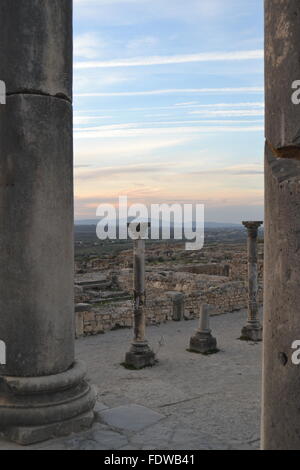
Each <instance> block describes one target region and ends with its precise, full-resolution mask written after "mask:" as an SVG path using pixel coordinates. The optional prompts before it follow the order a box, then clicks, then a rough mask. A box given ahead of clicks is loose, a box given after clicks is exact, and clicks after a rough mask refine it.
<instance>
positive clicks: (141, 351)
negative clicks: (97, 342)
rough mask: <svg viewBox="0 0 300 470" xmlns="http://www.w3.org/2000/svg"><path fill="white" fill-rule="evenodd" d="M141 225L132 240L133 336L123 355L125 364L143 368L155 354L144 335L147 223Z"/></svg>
mask: <svg viewBox="0 0 300 470" xmlns="http://www.w3.org/2000/svg"><path fill="white" fill-rule="evenodd" d="M141 225H142V227H141V232H140V233H141V235H140V236H138V237H137V239H134V241H133V297H134V312H133V331H134V338H133V342H132V345H131V348H130V350H129V351H128V352H127V353H126V355H125V365H126V366H127V367H132V368H134V369H143V368H144V367H148V366H153V365H154V364H155V355H154V353H153V351H151V349H150V347H149V345H148V342H147V340H146V336H145V330H146V316H145V307H146V290H145V240H144V239H143V238H142V236H144V235H143V233H144V231H145V230H146V227H148V224H141Z"/></svg>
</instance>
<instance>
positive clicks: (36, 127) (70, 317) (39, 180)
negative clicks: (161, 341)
mask: <svg viewBox="0 0 300 470" xmlns="http://www.w3.org/2000/svg"><path fill="white" fill-rule="evenodd" d="M0 21H1V20H0ZM0 49H1V47H0ZM0 149H1V157H0V181H1V184H0V218H1V220H3V224H2V230H1V237H0V255H1V260H2V261H1V266H0V311H1V321H0V338H1V339H2V340H3V341H5V343H6V345H7V365H6V367H5V368H4V369H3V371H2V372H3V373H4V374H5V375H16V376H18V375H19V376H29V377H31V376H36V375H51V374H56V373H60V372H63V371H65V370H66V369H67V368H69V367H70V366H71V364H72V363H73V362H74V333H73V331H74V325H73V324H74V313H73V312H74V307H73V295H74V294H73V285H74V283H73V271H72V270H73V238H72V233H73V178H72V174H73V169H72V106H71V104H70V103H68V102H67V101H65V100H61V99H57V98H51V97H46V96H38V95H13V96H9V97H8V100H7V104H6V105H5V106H1V107H0Z"/></svg>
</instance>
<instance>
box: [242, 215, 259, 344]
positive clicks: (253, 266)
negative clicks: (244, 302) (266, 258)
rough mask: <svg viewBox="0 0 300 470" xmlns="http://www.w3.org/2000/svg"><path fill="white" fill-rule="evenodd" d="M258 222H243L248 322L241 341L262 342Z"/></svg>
mask: <svg viewBox="0 0 300 470" xmlns="http://www.w3.org/2000/svg"><path fill="white" fill-rule="evenodd" d="M262 224H263V222H260V221H251V222H250V221H248V222H243V225H244V226H245V227H246V229H247V233H248V238H247V247H248V321H247V325H246V326H245V327H244V328H243V329H242V337H241V338H242V339H244V340H248V341H262V325H261V324H260V322H259V319H258V308H259V307H258V270H257V237H258V229H259V227H260V226H261V225H262Z"/></svg>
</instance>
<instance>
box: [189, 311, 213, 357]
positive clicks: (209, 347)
mask: <svg viewBox="0 0 300 470" xmlns="http://www.w3.org/2000/svg"><path fill="white" fill-rule="evenodd" d="M210 308H211V306H210V305H207V304H202V305H201V310H200V317H199V328H198V330H196V333H195V335H194V336H192V337H191V340H190V351H191V352H197V353H201V354H212V353H215V352H217V340H216V338H214V337H213V336H212V334H211V329H210V327H209V311H210Z"/></svg>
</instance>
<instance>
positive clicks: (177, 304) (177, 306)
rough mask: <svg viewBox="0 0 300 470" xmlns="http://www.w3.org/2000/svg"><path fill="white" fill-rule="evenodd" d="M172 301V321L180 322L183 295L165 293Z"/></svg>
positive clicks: (179, 293) (182, 316)
mask: <svg viewBox="0 0 300 470" xmlns="http://www.w3.org/2000/svg"><path fill="white" fill-rule="evenodd" d="M167 296H168V297H170V298H171V300H172V320H173V321H182V320H183V319H184V294H183V293H182V292H176V291H174V292H167Z"/></svg>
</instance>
